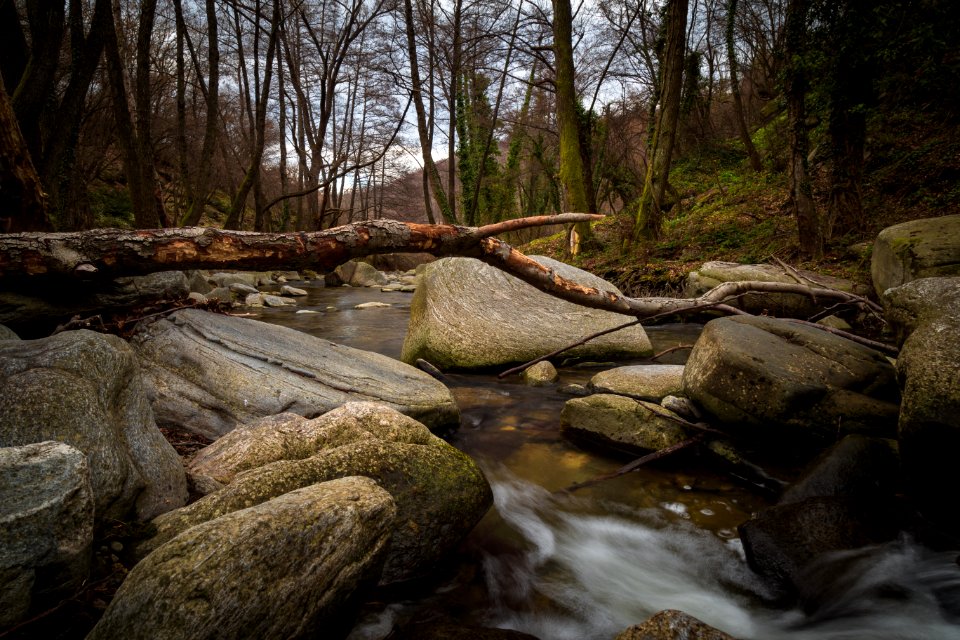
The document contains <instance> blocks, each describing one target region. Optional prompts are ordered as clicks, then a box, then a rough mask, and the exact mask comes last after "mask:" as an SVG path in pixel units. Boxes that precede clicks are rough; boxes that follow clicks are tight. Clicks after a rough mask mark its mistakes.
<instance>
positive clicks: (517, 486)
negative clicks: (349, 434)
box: [255, 285, 960, 640]
mask: <svg viewBox="0 0 960 640" xmlns="http://www.w3.org/2000/svg"><path fill="white" fill-rule="evenodd" d="M305 287H306V288H308V290H309V292H310V295H309V296H308V297H307V298H306V299H305V300H304V299H301V301H300V302H301V304H300V305H298V307H297V308H296V309H292V308H282V309H264V310H262V311H259V312H257V313H256V314H255V315H257V316H258V317H259V318H260V319H262V320H266V321H269V322H275V323H277V324H283V325H285V326H289V327H292V328H295V329H299V330H301V331H304V332H306V333H310V334H312V335H315V336H318V337H321V338H325V339H328V340H332V341H334V342H339V343H342V344H347V345H349V346H353V347H357V348H361V349H368V350H371V351H377V352H380V353H383V354H385V355H388V356H391V357H395V358H397V357H399V354H400V348H401V345H402V342H403V336H404V333H405V331H406V325H407V318H408V315H409V304H410V299H411V295H410V294H402V293H382V292H380V291H378V290H375V289H357V288H332V289H323V288H309V285H305ZM370 301H379V302H389V303H391V304H392V306H391V307H389V308H374V309H363V310H358V309H354V306H355V305H357V304H359V303H361V302H370ZM297 310H300V311H304V310H307V311H312V312H313V313H296V311H297ZM649 333H650V336H651V340H652V341H653V342H654V346H655V348H657V349H658V350H659V349H663V348H666V347H668V346H675V345H677V344H691V343H692V342H693V341H694V340H695V339H696V335H697V333H698V327H696V326H691V325H675V326H667V327H656V328H652V329H651V330H650V331H649ZM671 357H673V358H674V359H675V361H677V362H679V361H682V352H679V354H677V355H672V356H671ZM593 373H594V371H590V370H584V369H575V368H561V381H560V385H563V384H568V383H579V384H583V383H585V382H586V381H587V380H588V379H589V378H590V376H591V375H592V374H593ZM448 383H449V385H450V387H451V389H452V391H453V393H454V395H455V397H456V399H457V403H458V404H459V406H460V409H461V412H462V421H461V427H460V429H459V430H457V431H455V432H454V433H452V434H451V435H450V436H449V440H450V442H451V443H452V444H454V445H455V446H457V447H458V448H460V449H461V450H463V451H465V452H467V453H469V454H470V455H471V456H473V457H474V459H476V460H477V462H478V463H479V464H480V465H481V467H483V469H484V471H485V473H486V475H487V478H488V479H489V481H490V484H491V486H492V487H493V492H494V500H495V505H494V508H493V509H491V511H490V512H489V513H488V514H487V516H486V517H485V518H484V519H483V520H482V521H481V523H480V524H479V525H478V526H477V527H476V529H475V530H474V532H473V533H472V534H471V536H470V537H469V538H468V540H467V541H466V543H465V545H464V548H463V550H462V553H461V554H460V555H459V556H458V557H457V558H455V559H454V562H453V563H451V566H449V567H445V568H444V569H443V570H440V571H438V576H437V578H436V579H435V580H433V581H432V582H428V583H427V584H425V585H424V586H421V587H420V588H416V589H414V588H411V589H409V590H408V591H407V592H406V593H399V594H392V595H391V596H390V597H388V598H384V602H379V603H374V604H372V605H370V606H369V607H367V609H366V614H365V615H364V617H363V618H362V619H361V622H360V623H359V624H358V625H357V627H356V628H355V629H354V630H353V632H352V633H351V635H350V640H379V639H382V638H385V637H386V636H387V635H389V633H390V630H391V628H392V627H393V625H394V624H395V623H396V622H403V621H406V620H409V619H411V618H414V619H430V618H438V617H443V618H447V619H450V618H452V619H455V620H456V621H458V622H460V623H462V624H465V625H474V626H490V627H501V628H509V629H517V630H520V631H524V632H526V633H530V634H533V635H535V636H537V637H539V638H541V639H542V640H567V639H569V640H592V639H597V640H601V639H603V640H609V639H611V638H613V637H614V636H615V635H616V634H617V633H618V632H619V631H621V630H623V629H624V628H626V627H628V626H630V625H632V624H636V623H638V622H641V621H643V620H645V619H646V618H647V617H649V616H650V615H652V614H654V613H656V612H657V611H660V610H663V609H680V610H682V611H685V612H687V613H689V614H691V615H693V616H695V617H697V618H700V619H701V620H703V621H705V622H707V623H709V624H711V625H713V626H715V627H717V628H720V629H722V630H724V631H726V632H728V633H730V634H732V635H734V636H736V637H738V638H757V639H766V638H771V639H776V638H790V639H798V640H806V639H831V640H833V639H835V640H840V639H844V640H846V639H855V638H856V639H861V638H877V639H890V640H893V639H916V640H937V639H958V640H960V617H951V616H950V615H949V614H948V613H946V612H948V611H952V612H954V614H960V567H958V566H957V564H956V562H955V558H956V553H946V554H944V553H941V554H937V553H933V552H930V551H928V550H925V549H923V548H921V547H919V546H917V545H914V544H912V543H911V542H910V541H908V540H901V541H898V542H897V543H893V544H889V545H885V546H881V547H876V548H869V549H862V550H857V551H855V552H847V553H843V554H837V556H836V557H834V558H829V559H825V560H824V561H823V563H822V564H821V565H820V566H819V567H818V568H817V576H818V579H819V580H820V584H821V585H822V586H821V589H820V593H821V597H820V598H819V602H818V604H817V606H816V608H815V610H813V611H808V612H805V613H801V612H799V611H782V610H777V609H775V608H772V607H768V606H765V605H764V602H768V601H769V598H770V595H771V594H769V593H767V592H766V591H765V589H764V586H763V584H762V583H761V582H760V581H759V580H758V579H757V578H756V577H755V576H754V575H753V574H752V572H751V571H750V570H749V568H748V567H747V565H746V562H745V561H744V557H743V550H742V547H741V546H740V542H739V539H738V538H737V533H736V527H737V525H738V524H739V523H740V522H742V521H744V520H745V519H747V518H748V517H749V516H750V513H751V512H753V511H755V510H757V509H759V508H762V507H763V506H765V505H766V503H765V502H764V500H763V498H760V497H758V496H756V495H754V494H752V493H751V492H750V491H748V490H746V489H743V488H741V487H740V486H739V485H737V484H735V483H733V482H732V481H731V480H729V479H728V478H727V477H725V476H721V475H717V474H715V473H714V472H713V471H712V470H710V469H709V468H708V467H706V466H704V465H703V464H701V463H700V462H699V461H698V460H696V459H695V458H692V457H690V456H687V457H683V458H680V459H678V460H676V461H673V462H667V463H661V464H659V465H657V466H656V467H655V468H654V467H651V468H642V469H640V470H639V471H636V472H634V473H630V474H628V475H625V476H622V477H619V478H615V479H612V480H608V481H604V482H601V483H599V484H596V485H593V486H591V487H588V488H584V489H581V490H578V491H576V492H574V493H568V492H565V491H562V489H563V488H564V487H567V486H569V485H571V484H573V483H575V482H579V481H583V480H586V479H589V478H593V477H595V476H599V475H602V474H607V473H610V472H612V471H615V470H616V469H617V468H619V467H620V466H621V465H622V464H623V462H624V460H622V459H612V458H609V457H606V456H603V455H598V454H596V453H594V452H591V451H588V450H584V449H581V448H579V447H578V446H576V445H574V444H571V443H570V442H568V441H566V440H565V439H563V438H561V437H560V435H559V416H560V410H561V408H562V406H563V403H564V402H565V401H566V400H567V399H568V397H567V396H564V395H562V394H561V393H559V392H558V390H557V389H558V387H559V385H558V386H554V387H545V388H544V387H541V388H535V387H527V386H525V385H523V384H522V383H520V382H519V381H518V380H516V379H513V380H505V381H501V380H497V379H496V376H495V375H494V374H450V375H449V376H448Z"/></svg>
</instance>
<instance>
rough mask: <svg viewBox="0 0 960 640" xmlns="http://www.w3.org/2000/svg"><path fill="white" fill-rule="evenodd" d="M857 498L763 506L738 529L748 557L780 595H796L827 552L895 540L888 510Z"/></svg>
mask: <svg viewBox="0 0 960 640" xmlns="http://www.w3.org/2000/svg"><path fill="white" fill-rule="evenodd" d="M870 507H871V505H864V504H861V503H859V502H858V501H857V500H855V499H850V498H845V497H837V496H830V497H815V498H806V499H804V500H801V501H799V502H791V503H788V504H780V505H777V506H775V507H770V508H769V509H765V510H764V511H761V512H760V513H759V514H757V515H756V516H754V517H753V518H751V519H750V520H748V521H746V522H744V523H743V524H741V525H740V526H739V528H738V530H739V532H740V541H741V542H742V543H743V549H744V552H745V553H746V557H747V562H748V563H749V564H750V566H751V567H752V568H753V570H754V571H756V572H757V573H758V574H760V575H761V576H764V577H765V578H767V579H768V580H769V581H770V583H771V585H772V586H774V587H776V588H777V589H778V590H779V591H780V594H781V596H782V597H785V598H787V597H792V596H795V595H797V593H798V591H799V585H800V584H801V582H802V578H803V576H804V574H805V572H806V571H807V570H808V569H809V567H811V566H812V565H813V563H814V562H815V561H819V560H820V559H822V558H823V556H824V555H825V554H828V553H831V552H836V551H842V550H848V549H857V548H860V547H864V546H866V545H870V544H876V543H878V542H884V541H886V540H890V539H892V538H893V537H894V536H895V535H896V532H897V530H898V527H897V526H896V523H895V522H892V521H891V520H890V518H889V516H888V515H887V514H881V513H878V512H876V511H874V510H873V509H871V508H870Z"/></svg>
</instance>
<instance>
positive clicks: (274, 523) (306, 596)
mask: <svg viewBox="0 0 960 640" xmlns="http://www.w3.org/2000/svg"><path fill="white" fill-rule="evenodd" d="M395 515H396V507H395V506H394V504H393V500H392V499H391V498H390V495H389V494H388V493H387V492H386V491H384V490H383V489H381V488H380V487H378V486H377V485H376V483H375V482H373V481H372V480H370V479H368V478H356V477H347V478H342V479H338V480H333V481H330V482H323V483H320V484H312V485H310V486H306V487H303V488H301V489H297V490H294V491H291V492H289V493H285V494H283V495H281V496H278V497H276V498H274V499H272V500H268V501H266V502H263V503H261V504H257V505H255V506H252V507H249V508H246V509H241V510H238V511H234V512H232V513H228V514H226V515H224V516H222V517H219V518H216V519H213V520H210V521H207V522H203V523H200V524H198V525H197V526H195V527H192V528H190V529H188V530H186V531H184V532H183V533H182V534H180V535H179V536H177V537H176V538H174V539H172V540H171V541H169V542H167V543H166V544H164V545H163V546H162V547H160V548H158V549H157V550H156V551H154V552H153V553H151V554H150V555H149V556H147V557H146V558H145V559H144V560H142V561H141V562H140V563H139V564H137V565H136V566H135V567H134V568H133V570H132V571H131V572H130V574H129V575H128V576H127V578H126V579H125V580H124V582H123V584H122V585H121V586H120V589H119V590H118V591H117V593H116V596H115V597H114V599H113V601H112V602H111V603H110V606H109V607H108V608H107V610H106V612H105V613H104V614H103V617H102V618H101V620H100V622H99V623H98V624H97V626H96V627H95V628H94V629H93V631H92V632H91V633H90V635H88V636H87V638H88V639H89V640H108V639H113V638H131V639H136V638H143V639H144V640H148V639H149V640H152V639H154V638H165V639H167V640H177V639H181V638H182V639H184V640H186V639H190V640H203V639H208V638H210V639H212V638H313V637H326V635H327V634H331V635H334V636H335V635H339V634H337V633H336V632H334V631H333V630H334V629H337V628H341V629H343V628H344V622H347V621H345V620H344V619H343V618H344V615H345V614H348V613H349V606H347V605H349V604H350V602H351V600H352V599H353V598H354V596H355V595H356V594H357V591H358V589H359V588H361V587H362V586H363V585H364V584H369V583H372V582H374V581H375V580H376V577H377V574H378V571H379V567H380V562H381V559H382V556H383V553H384V551H385V550H386V547H387V541H388V540H389V539H390V535H391V531H392V529H393V524H394V517H395Z"/></svg>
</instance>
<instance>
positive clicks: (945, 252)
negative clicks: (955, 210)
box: [870, 214, 960, 295]
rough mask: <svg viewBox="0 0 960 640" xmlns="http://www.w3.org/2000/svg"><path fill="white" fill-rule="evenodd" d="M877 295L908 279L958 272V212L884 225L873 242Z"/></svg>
mask: <svg viewBox="0 0 960 640" xmlns="http://www.w3.org/2000/svg"><path fill="white" fill-rule="evenodd" d="M870 275H871V276H872V278H873V287H874V289H875V290H876V292H877V295H883V293H884V292H885V291H886V290H887V289H891V288H893V287H899V286H900V285H902V284H906V283H907V282H910V281H912V280H918V279H920V278H932V277H942V276H956V275H960V214H957V215H952V216H941V217H939V218H924V219H922V220H911V221H909V222H904V223H901V224H897V225H893V226H892V227H887V228H886V229H884V230H883V231H881V232H880V233H879V235H877V239H876V242H874V245H873V258H872V261H871V265H870Z"/></svg>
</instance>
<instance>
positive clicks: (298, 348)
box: [132, 309, 459, 439]
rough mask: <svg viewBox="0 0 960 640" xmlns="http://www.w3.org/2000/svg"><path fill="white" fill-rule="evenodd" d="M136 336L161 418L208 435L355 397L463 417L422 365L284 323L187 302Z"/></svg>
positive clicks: (443, 420) (445, 420) (418, 414)
mask: <svg viewBox="0 0 960 640" xmlns="http://www.w3.org/2000/svg"><path fill="white" fill-rule="evenodd" d="M132 344H133V345H134V347H135V349H136V350H137V354H138V355H139V356H140V360H141V362H142V366H143V370H144V375H145V378H146V380H147V382H148V384H149V386H150V387H151V390H152V392H153V396H154V398H153V407H154V411H155V412H156V415H157V421H158V422H159V423H160V424H165V425H170V426H175V427H177V428H180V429H184V430H187V431H192V432H196V433H199V434H201V435H204V436H206V437H209V438H214V439H215V438H218V437H219V436H221V435H223V434H225V433H227V432H229V431H230V430H232V429H233V428H234V427H236V426H237V425H238V424H243V423H247V422H252V421H254V420H256V419H258V418H261V417H264V416H269V415H274V414H277V413H283V412H292V413H296V414H299V415H303V416H306V417H314V416H317V415H319V414H321V413H325V412H326V411H329V410H330V409H333V408H335V407H338V406H340V405H341V404H343V403H345V402H350V401H355V400H375V401H377V402H382V403H384V404H386V405H388V406H391V407H393V408H396V409H397V410H399V411H401V412H403V413H406V414H408V415H410V416H413V417H414V418H416V419H417V420H419V421H421V422H423V423H424V424H426V425H427V426H429V427H431V428H442V427H446V426H450V425H456V424H458V423H459V410H458V409H457V406H456V403H455V402H454V400H453V396H452V395H451V393H450V391H449V390H448V389H447V388H446V387H445V386H443V385H442V384H441V383H439V382H437V381H436V380H434V379H433V378H431V377H430V376H428V375H427V374H425V373H423V372H422V371H419V370H417V369H415V368H414V367H411V366H408V365H405V364H403V363H401V362H398V361H396V360H394V359H393V358H388V357H387V356H383V355H380V354H377V353H372V352H368V351H361V350H359V349H353V348H350V347H345V346H342V345H338V344H334V343H332V342H328V341H326V340H322V339H320V338H315V337H313V336H310V335H308V334H305V333H302V332H300V331H295V330H293V329H288V328H285V327H279V326H275V325H270V324H266V323H263V322H257V321H255V320H250V319H247V318H237V317H232V316H226V315H221V314H214V313H207V312H204V311H199V310H195V309H184V310H181V311H178V312H176V313H173V314H171V315H170V316H168V317H167V318H164V319H162V320H159V321H158V322H155V323H153V324H151V325H149V326H145V327H141V328H140V329H139V330H138V331H137V333H136V335H135V336H134V338H133V340H132Z"/></svg>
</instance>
